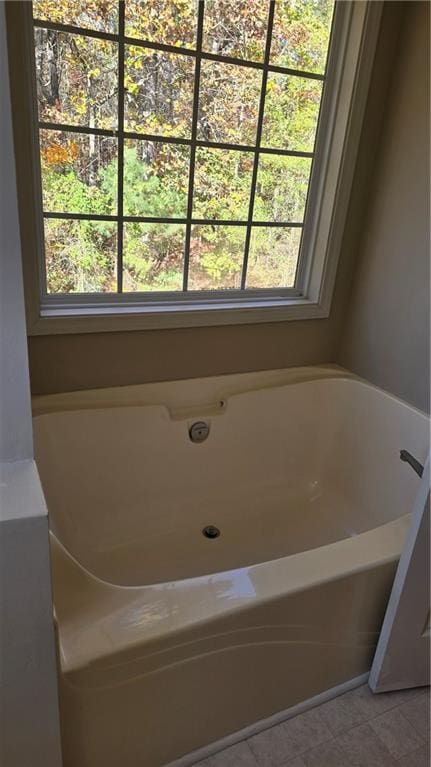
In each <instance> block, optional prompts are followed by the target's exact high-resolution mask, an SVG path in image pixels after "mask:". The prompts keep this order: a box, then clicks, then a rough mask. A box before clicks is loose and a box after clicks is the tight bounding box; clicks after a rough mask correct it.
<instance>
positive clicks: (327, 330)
mask: <svg viewBox="0 0 431 767" xmlns="http://www.w3.org/2000/svg"><path fill="white" fill-rule="evenodd" d="M14 5H15V4H11V6H14ZM415 5H416V4H415V3H406V4H404V3H400V2H393V3H392V2H388V3H385V9H384V14H383V24H382V30H381V34H380V40H379V47H378V53H377V57H376V63H375V67H374V72H373V78H372V84H371V90H370V97H369V101H368V107H367V113H366V119H365V123H364V130H363V135H362V139H361V146H360V151H359V157H358V163H357V168H356V172H355V181H354V188H353V194H352V199H351V202H350V207H349V214H348V219H347V225H346V231H345V235H344V239H343V245H342V254H341V260H340V267H339V272H338V277H337V283H336V290H335V294H334V300H333V306H332V311H331V315H330V317H329V318H328V319H318V320H308V321H298V322H281V323H271V324H263V325H239V326H232V327H228V326H227V327H226V326H225V327H211V328H187V329H178V330H159V331H154V330H151V331H139V332H138V331H137V332H125V333H97V334H83V335H62V336H44V337H42V336H41V337H33V338H30V339H29V355H30V372H31V383H32V391H33V393H35V394H36V393H37V394H40V393H49V392H58V391H67V390H77V389H85V388H94V387H105V386H113V385H126V384H133V383H140V382H147V381H156V380H170V379H178V378H187V377H197V376H205V375H216V374H222V373H228V372H245V371H250V370H263V369H270V368H280V367H290V366H294V365H304V364H305V365H307V364H316V363H321V362H331V361H335V360H336V359H337V351H338V349H339V346H340V337H341V335H342V332H343V328H344V324H345V316H346V309H347V308H348V307H349V296H350V289H351V278H352V272H353V266H354V262H355V258H356V255H357V251H358V244H359V241H360V235H361V232H362V229H363V226H362V222H363V218H364V210H365V206H366V203H367V200H368V197H369V188H370V184H371V180H372V175H373V171H374V167H375V156H376V154H380V152H381V148H382V146H384V145H385V142H386V138H385V135H384V134H383V135H381V127H382V124H383V118H384V112H385V102H386V97H387V93H388V90H389V87H390V83H391V79H392V71H393V66H394V62H395V61H396V60H397V59H398V58H399V56H398V50H397V44H398V33H399V28H400V22H401V23H403V16H404V15H407V16H409V17H410V16H415V13H416V11H415V10H414V8H413V7H414V6H415ZM407 53H408V52H407ZM404 66H406V63H404V64H403V67H404ZM409 68H411V62H409ZM17 114H18V118H19V109H18V110H17ZM398 118H399V116H398V117H397V119H398ZM410 120H411V121H413V120H414V116H413V115H411V114H410ZM20 125H21V126H22V121H19V119H18V120H17V124H16V130H17V132H18V133H19V131H20V127H19V126H20ZM386 130H388V128H386ZM403 151H404V150H403ZM406 151H410V147H406ZM20 157H21V159H20ZM17 160H18V162H20V161H21V163H24V164H25V153H24V152H21V153H20V156H17ZM22 193H23V194H25V188H24V189H23V190H22ZM25 207H26V206H25V205H21V208H22V210H25ZM23 219H24V216H22V227H23V229H25V220H23ZM23 239H25V238H23ZM24 246H25V243H24Z"/></svg>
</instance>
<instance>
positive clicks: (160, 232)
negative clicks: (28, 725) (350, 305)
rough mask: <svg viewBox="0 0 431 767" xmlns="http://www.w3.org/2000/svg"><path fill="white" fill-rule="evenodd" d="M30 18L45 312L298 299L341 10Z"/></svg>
mask: <svg viewBox="0 0 431 767" xmlns="http://www.w3.org/2000/svg"><path fill="white" fill-rule="evenodd" d="M341 5H343V4H341ZM348 5H350V4H348ZM32 7H33V28H34V75H35V76H34V80H35V83H34V90H35V98H36V101H37V121H38V135H39V145H38V146H39V159H40V163H39V169H40V187H41V205H42V218H43V238H41V239H43V242H42V243H41V252H40V272H39V274H40V281H41V285H40V287H41V296H42V304H44V305H45V306H46V307H49V306H50V305H51V306H56V307H58V306H64V307H67V306H71V307H73V306H74V307H75V308H76V307H78V308H79V307H80V306H81V307H85V306H91V307H104V306H111V307H115V306H117V307H120V306H121V305H122V304H127V303H128V304H129V305H131V303H132V302H133V303H134V304H135V305H137V306H138V307H142V308H145V307H146V306H152V307H155V306H157V305H158V304H159V306H162V307H165V308H166V307H168V305H169V304H172V305H179V306H181V307H185V306H187V305H188V304H191V303H195V304H196V305H197V304H198V303H199V302H205V301H207V302H209V305H211V306H213V307H214V306H216V304H217V301H219V302H221V305H222V306H224V307H225V308H226V306H227V302H229V300H233V301H234V302H235V306H237V307H240V306H241V302H242V301H244V302H247V300H249V299H252V301H253V302H254V305H257V303H258V302H259V301H260V300H262V299H264V300H265V299H266V300H267V299H270V298H271V297H272V298H274V299H276V300H277V299H283V298H284V299H286V298H288V297H291V298H300V297H301V296H304V285H303V283H304V279H305V275H306V272H307V269H308V268H309V263H308V262H309V261H310V258H311V255H310V254H311V249H312V248H311V240H310V238H309V242H308V243H307V238H306V232H307V227H308V229H311V227H312V224H313V222H315V220H316V218H317V214H318V210H317V203H318V196H317V188H318V185H319V177H318V171H319V167H318V166H319V162H320V164H321V162H322V161H321V159H320V161H319V157H318V152H319V151H321V152H322V151H323V150H319V141H320V144H321V145H322V147H323V146H324V143H325V135H324V132H325V129H326V127H327V126H325V124H324V123H325V122H327V118H325V120H324V118H323V115H322V111H323V107H322V102H324V97H325V95H326V90H327V89H328V88H329V89H330V88H331V87H332V86H331V84H330V83H328V82H327V80H328V66H327V62H328V51H330V48H332V44H330V43H331V39H332V38H333V37H334V29H333V27H334V16H335V17H336V15H337V14H336V13H334V1H333V0H275V1H274V0H253V2H250V0H197V2H195V1H194V0H125V2H123V1H121V2H115V1H114V0H106V1H105V2H103V1H102V0H85V1H84V0H65V2H63V3H57V2H56V0H34V2H33V3H32ZM331 30H332V32H331ZM331 35H332V37H331ZM335 96H336V94H335V92H334V94H331V93H329V97H328V95H326V99H327V101H328V105H330V103H331V98H332V101H334V100H335ZM327 109H328V107H327ZM328 113H329V112H328ZM322 133H323V135H321V134H322ZM313 185H314V187H315V190H314V192H313Z"/></svg>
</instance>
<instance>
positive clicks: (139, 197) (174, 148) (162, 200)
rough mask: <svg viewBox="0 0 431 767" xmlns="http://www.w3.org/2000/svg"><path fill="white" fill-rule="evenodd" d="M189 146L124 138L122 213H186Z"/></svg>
mask: <svg viewBox="0 0 431 767" xmlns="http://www.w3.org/2000/svg"><path fill="white" fill-rule="evenodd" d="M189 164H190V148H189V147H188V146H180V145H178V144H162V143H160V142H155V141H132V140H127V141H126V142H125V147H124V214H125V215H126V216H160V217H162V218H169V217H173V218H184V217H185V216H186V215H187V192H188V183H189Z"/></svg>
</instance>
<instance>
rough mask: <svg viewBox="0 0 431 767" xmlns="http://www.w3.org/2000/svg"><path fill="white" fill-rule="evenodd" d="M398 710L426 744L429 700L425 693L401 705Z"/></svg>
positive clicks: (428, 727) (428, 734)
mask: <svg viewBox="0 0 431 767" xmlns="http://www.w3.org/2000/svg"><path fill="white" fill-rule="evenodd" d="M399 710H400V711H401V713H402V714H403V716H405V718H406V719H407V720H408V721H409V722H410V724H412V725H413V727H414V728H415V730H417V731H418V733H419V734H420V735H422V737H423V738H424V739H425V740H426V741H427V742H428V741H429V737H430V698H429V695H428V694H427V692H426V691H424V692H423V693H422V694H421V695H417V696H416V697H415V698H412V700H409V701H407V702H406V703H403V704H402V706H400V707H399Z"/></svg>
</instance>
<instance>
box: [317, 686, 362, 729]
mask: <svg viewBox="0 0 431 767" xmlns="http://www.w3.org/2000/svg"><path fill="white" fill-rule="evenodd" d="M355 692H356V690H350V691H349V692H347V693H344V695H339V696H338V698H333V699H332V700H328V701H327V703H322V705H321V706H319V712H320V715H321V717H322V719H323V721H324V722H325V724H326V725H327V726H328V727H329V729H330V730H331V732H332V733H333V734H334V735H339V734H340V733H342V732H345V731H346V730H350V729H351V728H352V727H355V726H356V725H358V724H362V722H364V721H365V719H366V718H367V717H366V716H364V713H363V711H362V710H361V708H360V707H359V706H358V705H357V703H356V700H355Z"/></svg>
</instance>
